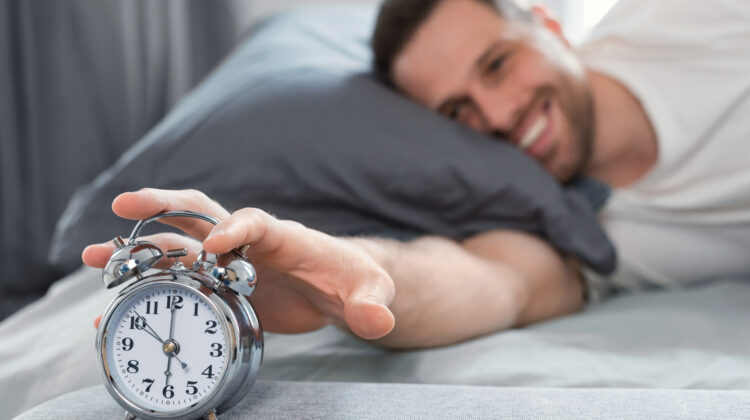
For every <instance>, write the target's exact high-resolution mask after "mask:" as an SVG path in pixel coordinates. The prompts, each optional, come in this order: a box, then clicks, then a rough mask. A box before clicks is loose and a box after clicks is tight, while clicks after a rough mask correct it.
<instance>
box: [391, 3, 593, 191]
mask: <svg viewBox="0 0 750 420" xmlns="http://www.w3.org/2000/svg"><path fill="white" fill-rule="evenodd" d="M393 79H394V82H395V83H396V85H397V86H398V87H399V88H400V89H402V90H403V91H404V92H406V94H407V95H409V96H411V97H412V98H413V99H415V100H416V101H417V102H419V103H421V104H423V105H425V106H427V107H429V108H430V109H433V110H435V111H437V112H439V113H441V114H443V115H445V116H447V117H449V118H452V119H455V120H456V121H459V122H461V123H463V124H466V125H468V126H470V127H472V128H475V129H477V130H480V131H483V132H485V133H488V134H490V135H494V136H498V137H501V138H504V139H507V140H509V141H511V142H512V143H513V144H515V145H517V146H518V147H520V148H521V149H523V150H524V151H525V152H526V153H528V154H529V155H530V156H532V157H533V158H534V159H536V160H537V161H538V162H539V163H541V164H542V165H543V166H544V167H545V168H546V169H547V170H548V171H550V173H552V175H554V176H555V177H556V178H557V179H559V180H561V181H563V182H564V181H568V180H570V179H571V178H572V177H573V176H574V175H576V174H578V173H580V172H581V170H582V169H583V166H584V165H585V163H586V161H587V160H588V156H589V154H590V149H591V141H592V140H591V137H592V135H593V106H592V99H591V94H590V92H589V88H588V86H587V84H586V78H585V70H584V67H583V66H582V64H581V63H580V61H579V60H578V58H577V57H576V56H575V55H574V54H573V52H572V51H571V50H570V48H569V47H568V46H567V44H566V43H564V42H563V41H562V40H561V39H560V38H559V37H558V36H556V35H555V34H553V33H552V32H551V31H549V30H547V29H546V28H545V27H544V26H543V25H541V24H537V23H530V22H520V21H510V20H505V19H503V18H502V17H501V16H500V15H499V14H498V13H497V12H496V11H495V10H494V9H492V8H491V7H490V6H487V5H485V4H482V3H479V2H477V1H474V0H444V1H443V2H441V3H440V4H439V5H438V6H437V7H436V8H435V10H434V11H433V12H432V14H431V15H430V17H429V18H428V19H427V20H426V21H425V22H424V23H423V24H422V25H421V26H420V27H419V28H418V30H417V31H416V33H415V34H414V36H413V38H412V39H411V40H410V41H409V42H408V43H407V45H406V46H405V48H404V50H403V51H402V52H401V54H400V55H399V56H398V57H397V58H396V60H395V62H394V66H393Z"/></svg>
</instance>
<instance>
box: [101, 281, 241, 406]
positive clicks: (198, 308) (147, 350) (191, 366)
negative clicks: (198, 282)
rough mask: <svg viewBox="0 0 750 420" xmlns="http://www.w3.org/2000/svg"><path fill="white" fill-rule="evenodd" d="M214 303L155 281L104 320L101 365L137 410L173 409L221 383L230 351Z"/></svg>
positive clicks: (191, 291) (199, 399) (198, 399)
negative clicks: (106, 321) (104, 328)
mask: <svg viewBox="0 0 750 420" xmlns="http://www.w3.org/2000/svg"><path fill="white" fill-rule="evenodd" d="M225 328H226V323H225V322H222V319H221V317H220V316H219V315H218V314H217V311H216V309H215V308H214V307H213V305H212V304H211V303H210V302H209V300H208V299H207V298H206V297H205V296H203V295H202V294H200V293H198V292H197V291H195V290H194V289H192V288H189V287H184V286H181V285H179V284H154V285H150V286H148V287H145V288H143V289H140V290H138V291H137V292H134V293H133V294H132V295H131V296H129V297H127V298H125V299H124V300H123V301H122V302H121V303H120V304H119V305H118V307H117V308H116V309H115V310H114V312H113V313H112V316H111V317H110V318H109V320H108V325H107V332H106V335H105V337H104V340H105V343H104V346H105V349H104V351H105V353H104V354H105V355H106V359H105V365H106V367H107V370H108V374H109V376H110V377H111V381H112V382H113V384H114V386H115V388H116V389H117V391H118V392H119V393H120V394H121V395H122V396H123V397H124V398H125V399H127V400H128V401H129V402H130V403H132V404H134V405H136V406H137V407H139V408H140V409H142V410H148V411H152V412H157V413H176V412H180V411H183V410H185V409H188V408H191V407H193V406H195V405H196V404H200V403H201V402H202V401H205V400H206V399H207V398H208V397H210V396H211V395H212V394H213V393H214V392H215V391H216V390H217V389H218V388H219V387H220V385H221V383H222V379H223V377H224V373H225V371H226V368H227V363H228V362H227V361H228V360H229V353H231V352H232V349H233V347H232V344H231V340H228V337H229V334H228V333H227V331H226V330H225Z"/></svg>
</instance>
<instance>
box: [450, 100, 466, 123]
mask: <svg viewBox="0 0 750 420" xmlns="http://www.w3.org/2000/svg"><path fill="white" fill-rule="evenodd" d="M462 108H463V105H461V104H458V105H455V106H453V107H452V108H450V109H449V110H448V118H450V119H452V120H457V119H458V117H460V116H461V109H462Z"/></svg>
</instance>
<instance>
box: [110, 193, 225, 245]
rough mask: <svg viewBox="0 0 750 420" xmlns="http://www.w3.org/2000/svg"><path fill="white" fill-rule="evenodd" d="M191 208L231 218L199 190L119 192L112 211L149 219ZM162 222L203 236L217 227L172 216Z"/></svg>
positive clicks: (200, 236)
mask: <svg viewBox="0 0 750 420" xmlns="http://www.w3.org/2000/svg"><path fill="white" fill-rule="evenodd" d="M175 210H189V211H195V212H199V213H204V214H207V215H209V216H213V217H215V218H217V219H219V220H224V219H226V218H227V217H229V212H228V211H226V209H224V208H223V207H222V206H221V205H220V204H219V203H217V202H215V201H213V200H211V199H210V198H208V196H206V195H205V194H203V193H202V192H200V191H196V190H181V191H172V190H159V189H154V188H144V189H142V190H140V191H135V192H127V193H123V194H120V195H118V196H117V197H116V198H115V199H114V201H113V202H112V211H114V212H115V214H117V215H118V216H120V217H122V218H125V219H133V220H139V219H146V218H149V217H151V216H154V215H157V214H159V213H163V212H166V211H175ZM159 221H160V222H162V223H164V224H167V225H170V226H174V227H176V228H178V229H180V230H182V231H183V232H185V233H187V234H189V235H190V236H193V237H195V238H200V239H203V238H205V237H206V235H207V234H208V232H209V231H210V230H211V229H212V228H213V225H211V223H209V222H206V221H203V220H198V219H193V218H185V217H170V218H167V219H161V220H159Z"/></svg>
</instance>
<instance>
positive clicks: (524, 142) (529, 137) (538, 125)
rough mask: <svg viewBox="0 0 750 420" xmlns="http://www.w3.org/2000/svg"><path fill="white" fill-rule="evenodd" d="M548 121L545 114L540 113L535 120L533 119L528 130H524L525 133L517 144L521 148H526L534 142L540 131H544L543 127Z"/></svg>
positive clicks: (539, 135) (537, 138)
mask: <svg viewBox="0 0 750 420" xmlns="http://www.w3.org/2000/svg"><path fill="white" fill-rule="evenodd" d="M548 122H549V118H547V116H546V115H540V116H539V117H537V119H536V121H534V124H533V125H532V126H531V127H530V128H529V129H528V130H526V134H524V136H523V138H522V139H521V142H520V143H519V144H518V146H519V147H520V148H521V149H522V150H526V149H528V148H529V147H531V146H533V145H534V144H536V142H537V141H538V140H539V138H540V137H541V135H542V133H544V129H545V128H547V123H548Z"/></svg>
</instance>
